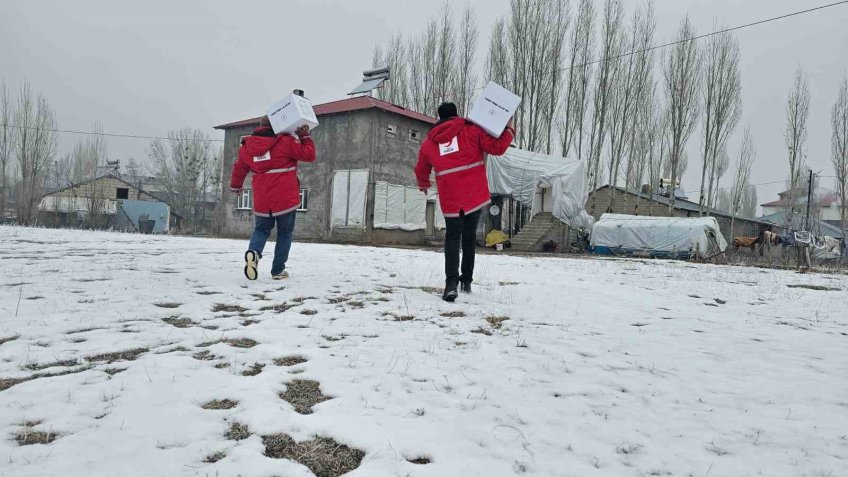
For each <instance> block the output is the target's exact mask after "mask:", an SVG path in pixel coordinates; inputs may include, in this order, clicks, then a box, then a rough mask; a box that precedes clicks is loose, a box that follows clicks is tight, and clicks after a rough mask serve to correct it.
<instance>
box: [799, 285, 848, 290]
mask: <svg viewBox="0 0 848 477" xmlns="http://www.w3.org/2000/svg"><path fill="white" fill-rule="evenodd" d="M786 286H787V287H789V288H804V289H807V290H816V291H841V290H840V289H839V288H832V287H825V286H821V285H786Z"/></svg>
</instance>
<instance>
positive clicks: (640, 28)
mask: <svg viewBox="0 0 848 477" xmlns="http://www.w3.org/2000/svg"><path fill="white" fill-rule="evenodd" d="M653 15H654V13H653V4H652V3H648V8H647V10H646V11H644V12H643V11H642V10H641V9H637V10H636V11H635V12H634V14H633V21H632V26H631V30H630V33H629V39H628V40H627V44H628V51H630V52H632V54H629V55H628V59H627V60H626V67H624V69H623V71H622V73H621V74H620V75H618V78H617V80H616V82H615V87H614V89H613V92H614V94H613V103H612V108H611V112H612V115H611V117H610V121H609V125H610V160H609V164H608V165H609V182H610V185H616V184H617V183H618V182H619V179H620V178H621V176H620V170H621V166H622V162H623V161H624V160H625V159H627V165H626V168H625V174H624V179H625V186H627V180H628V179H629V178H630V175H631V173H632V168H633V166H634V164H635V162H636V161H638V159H637V158H635V156H638V154H639V151H637V150H636V149H635V147H636V131H637V129H638V128H639V127H641V126H642V125H639V124H637V122H636V120H637V118H638V108H640V107H644V104H643V101H644V98H643V96H644V95H645V93H646V91H647V90H648V88H649V87H650V83H651V82H652V75H651V73H652V70H653V55H652V53H651V51H650V50H649V49H650V46H651V43H653V37H654V31H655V25H656V23H655V20H654V18H653ZM615 195H616V189H615V188H612V189H611V194H610V204H609V205H610V207H612V204H613V201H614V198H615ZM626 200H627V195H625V207H626Z"/></svg>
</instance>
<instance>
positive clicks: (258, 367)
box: [241, 363, 265, 376]
mask: <svg viewBox="0 0 848 477" xmlns="http://www.w3.org/2000/svg"><path fill="white" fill-rule="evenodd" d="M263 369H265V365H264V364H262V363H254V364H253V366H251V367H250V368H247V369H245V370H244V371H242V372H241V375H242V376H258V375H259V374H260V373H262V370H263Z"/></svg>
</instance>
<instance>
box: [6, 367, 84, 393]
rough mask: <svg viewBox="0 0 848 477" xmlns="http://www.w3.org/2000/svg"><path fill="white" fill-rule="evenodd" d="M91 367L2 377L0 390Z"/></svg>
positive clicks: (74, 372)
mask: <svg viewBox="0 0 848 477" xmlns="http://www.w3.org/2000/svg"><path fill="white" fill-rule="evenodd" d="M89 369H91V366H78V367H76V368H72V369H67V370H65V371H59V372H55V373H38V374H33V375H31V376H25V377H23V378H0V391H5V390H7V389H9V388H11V387H12V386H16V385H18V384H21V383H25V382H27V381H33V380H36V379H42V378H56V377H59V376H67V375H69V374H78V373H82V372H84V371H88V370H89Z"/></svg>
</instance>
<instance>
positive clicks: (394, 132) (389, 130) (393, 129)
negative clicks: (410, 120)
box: [386, 124, 397, 136]
mask: <svg viewBox="0 0 848 477" xmlns="http://www.w3.org/2000/svg"><path fill="white" fill-rule="evenodd" d="M386 132H387V133H389V134H391V135H393V136H397V126H395V125H394V124H389V126H388V127H387V128H386Z"/></svg>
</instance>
